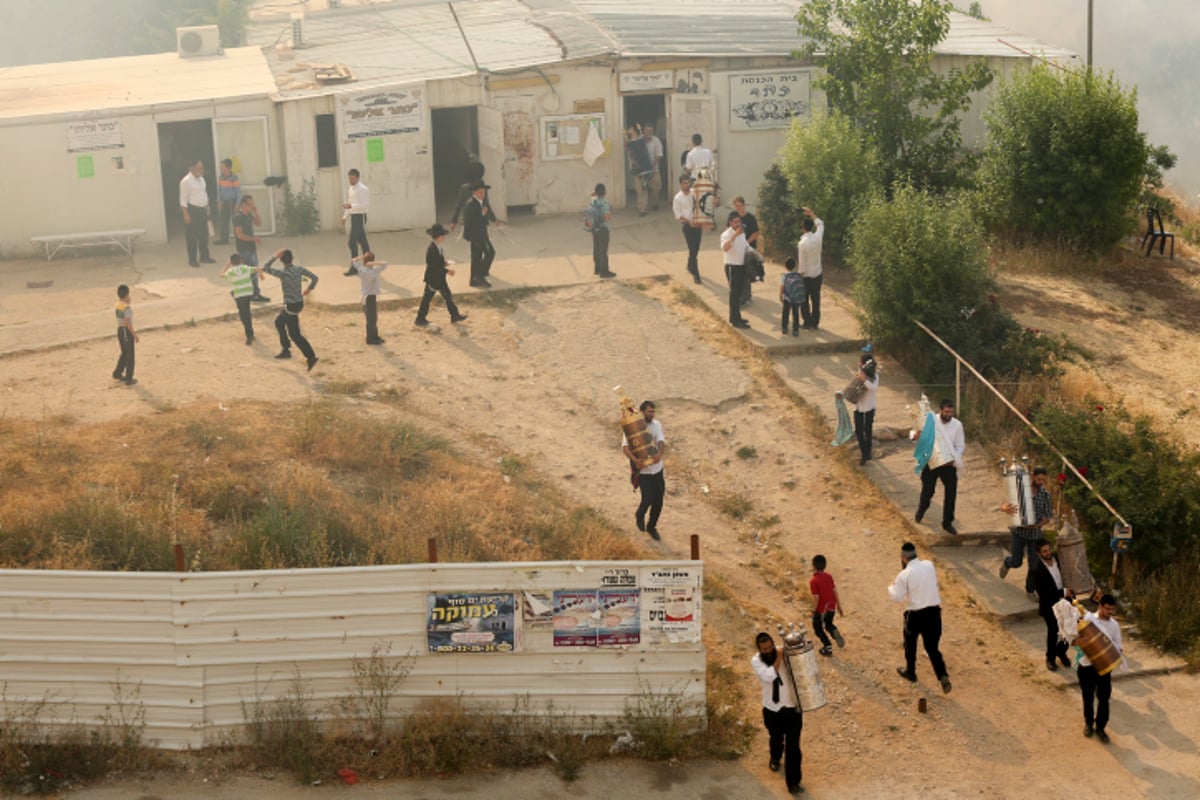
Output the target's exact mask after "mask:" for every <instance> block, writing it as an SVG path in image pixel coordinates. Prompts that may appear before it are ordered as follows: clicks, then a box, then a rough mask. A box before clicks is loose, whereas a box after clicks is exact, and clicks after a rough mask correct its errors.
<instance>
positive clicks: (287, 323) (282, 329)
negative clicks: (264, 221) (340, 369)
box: [262, 249, 317, 372]
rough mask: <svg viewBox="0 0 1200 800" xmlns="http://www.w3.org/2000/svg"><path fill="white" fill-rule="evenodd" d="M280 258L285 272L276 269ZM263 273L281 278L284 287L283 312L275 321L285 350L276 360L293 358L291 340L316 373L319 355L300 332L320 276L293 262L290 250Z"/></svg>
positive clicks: (268, 261)
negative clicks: (306, 303)
mask: <svg viewBox="0 0 1200 800" xmlns="http://www.w3.org/2000/svg"><path fill="white" fill-rule="evenodd" d="M276 259H278V260H280V261H282V262H283V269H276V268H275V267H273V266H272V265H273V264H274V263H275V260H276ZM262 271H263V272H265V273H267V274H268V275H274V276H275V277H276V278H279V283H280V285H281V286H283V310H282V311H280V312H279V316H278V317H276V318H275V330H276V331H278V332H279V345H280V346H281V347H282V348H283V349H282V350H280V351H279V355H277V356H275V357H276V358H291V357H292V346H291V343H290V342H289V341H288V339H291V341H292V342H295V343H296V346H297V347H299V348H300V352H301V353H303V354H304V358H305V361H306V362H307V364H308V371H309V372H312V368H313V367H314V366H316V364H317V354H316V353H314V352H313V349H312V345H310V344H309V343H308V339H305V338H304V334H302V333H300V312H301V311H303V310H304V298H305V297H308V293H309V292H311V291H312V290H313V289H315V288H316V286H317V276H316V275H314V274H312V273H311V272H309V271H308V270H306V269H305V268H304V267H302V266H300V265H299V264H294V263H292V251H291V250H286V249H285V250H280V251H279V252H278V253H276V254H275V255H273V256H271V258H270V259H268V260H267V263H266V264H263V267H262ZM305 278H308V281H309V283H308V287H307V288H305V286H304V279H305Z"/></svg>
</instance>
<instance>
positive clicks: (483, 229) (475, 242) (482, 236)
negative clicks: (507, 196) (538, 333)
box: [463, 181, 496, 289]
mask: <svg viewBox="0 0 1200 800" xmlns="http://www.w3.org/2000/svg"><path fill="white" fill-rule="evenodd" d="M490 188H492V187H490V186H488V185H487V184H486V183H484V182H483V181H475V182H474V183H472V184H471V199H470V200H468V201H467V206H466V208H464V209H463V238H464V239H466V240H467V241H468V242H470V243H471V285H472V286H478V287H482V288H487V289H490V288H491V286H492V284H490V283H488V279H487V276H488V273H489V272H491V270H492V261H493V260H495V258H496V248H495V247H493V246H492V240H491V239H490V238H489V237H488V222H489V219H490V216H491V209H490V208H489V207H488V203H487V190H488V189H490Z"/></svg>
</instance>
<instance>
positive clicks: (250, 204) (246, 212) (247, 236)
mask: <svg viewBox="0 0 1200 800" xmlns="http://www.w3.org/2000/svg"><path fill="white" fill-rule="evenodd" d="M255 225H262V218H261V217H259V216H258V206H257V205H255V203H254V198H253V197H251V196H250V195H248V194H244V195H242V199H241V202H239V203H238V207H237V213H236V214H234V215H233V239H234V243H235V245H236V247H237V253H238V255H239V256H241V259H242V263H243V264H245V265H247V266H250V267H257V266H258V246H259V245H260V244H262V239H260V238H258V237H257V236H255V235H254V226H255ZM250 281H251V283H252V284H253V286H254V293H253V294H252V295H251V296H250V300H251V301H252V302H255V303H266V302H268V301H270V299H271V298H269V297H265V296H264V295H263V293H262V292H260V291H259V289H258V270H257V269H256V270H254V272H253V273H252V274H251V276H250Z"/></svg>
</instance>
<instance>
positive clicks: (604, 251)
mask: <svg viewBox="0 0 1200 800" xmlns="http://www.w3.org/2000/svg"><path fill="white" fill-rule="evenodd" d="M609 234H610V231H609V230H608V228H603V229H600V230H594V231H592V265H593V269H594V271H595V273H596V274H597V275H607V274H608V273H609V272H610V270H609V268H608V237H609Z"/></svg>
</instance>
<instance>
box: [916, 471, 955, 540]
mask: <svg viewBox="0 0 1200 800" xmlns="http://www.w3.org/2000/svg"><path fill="white" fill-rule="evenodd" d="M938 481H941V482H942V486H943V487H945V489H946V493H945V494H946V496H945V497H944V498H943V499H942V524H943V525H953V524H954V504H955V501H956V500H957V499H958V469H957V468H956V467H955V466H954V462H953V461H951V462H950V463H949V464H942V465H941V466H940V467H938V468H937V469H930V468H929V466H928V465H926V466H925V469H923V470H921V499H920V500H919V501H918V502H917V515H918V516H920V515H922V514H924V513H925V512H926V511H927V510H928V509H929V503H930V502H931V501H932V500H933V490H934V489H936V488H937V482H938Z"/></svg>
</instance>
